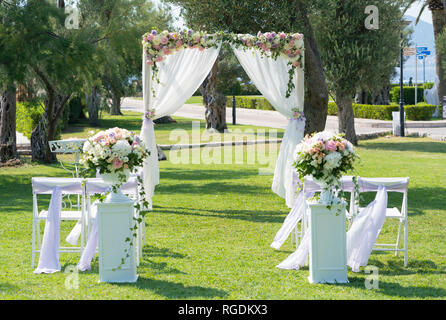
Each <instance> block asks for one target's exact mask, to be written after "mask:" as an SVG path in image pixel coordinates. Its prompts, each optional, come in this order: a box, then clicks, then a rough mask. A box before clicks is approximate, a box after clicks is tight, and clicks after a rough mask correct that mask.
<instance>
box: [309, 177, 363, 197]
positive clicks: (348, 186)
mask: <svg viewBox="0 0 446 320" xmlns="http://www.w3.org/2000/svg"><path fill="white" fill-rule="evenodd" d="M341 189H342V190H343V191H345V192H351V193H353V192H355V184H354V183H353V176H342V178H341ZM304 190H305V191H306V192H320V191H321V186H320V185H319V184H318V183H317V182H315V181H314V179H313V177H311V176H307V177H305V183H304Z"/></svg>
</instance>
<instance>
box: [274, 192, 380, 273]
mask: <svg viewBox="0 0 446 320" xmlns="http://www.w3.org/2000/svg"><path fill="white" fill-rule="evenodd" d="M386 208H387V191H386V187H385V186H380V187H379V190H378V192H377V195H376V198H375V200H374V201H372V202H371V203H370V204H369V205H368V206H367V207H366V208H365V209H363V211H362V212H361V213H360V214H359V215H358V216H357V217H356V219H355V221H354V222H353V224H352V226H351V228H350V230H349V231H348V232H347V265H348V266H350V267H351V268H352V271H353V272H358V271H359V267H360V266H366V265H367V262H368V259H369V256H370V253H371V252H372V249H373V245H374V244H375V242H376V239H377V238H378V235H379V232H380V231H381V228H382V225H383V224H384V220H385V218H386ZM310 234H311V231H310V229H307V232H306V233H305V236H304V238H303V239H302V242H301V244H300V245H299V247H298V248H297V250H296V251H295V252H294V253H292V254H291V255H290V256H288V258H286V259H285V260H284V261H282V262H281V263H280V264H279V265H278V266H277V268H280V269H296V270H299V268H301V267H303V266H305V265H306V264H307V261H308V253H309V248H310V241H311V237H310Z"/></svg>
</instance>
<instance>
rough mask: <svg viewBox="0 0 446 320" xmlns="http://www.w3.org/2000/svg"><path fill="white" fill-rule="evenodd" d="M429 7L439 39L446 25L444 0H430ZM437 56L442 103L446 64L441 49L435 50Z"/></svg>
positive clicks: (441, 99)
mask: <svg viewBox="0 0 446 320" xmlns="http://www.w3.org/2000/svg"><path fill="white" fill-rule="evenodd" d="M429 9H430V10H431V12H432V25H433V27H434V36H435V41H437V39H438V37H439V36H440V33H441V32H442V31H443V29H444V28H445V27H446V10H445V7H444V5H443V2H442V0H432V1H429ZM435 57H436V60H437V61H436V67H435V68H436V73H437V77H438V79H439V80H440V83H439V86H438V98H439V101H440V104H441V101H443V97H444V96H446V77H445V72H446V66H444V65H443V64H444V63H443V61H442V55H441V53H440V50H438V49H437V50H435Z"/></svg>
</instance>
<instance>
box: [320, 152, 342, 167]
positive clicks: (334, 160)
mask: <svg viewBox="0 0 446 320" xmlns="http://www.w3.org/2000/svg"><path fill="white" fill-rule="evenodd" d="M341 160H342V155H341V154H340V153H339V152H330V153H329V154H328V155H327V156H326V157H325V164H324V168H325V169H326V170H333V169H335V168H337V167H339V166H340V165H341Z"/></svg>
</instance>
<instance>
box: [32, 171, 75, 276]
mask: <svg viewBox="0 0 446 320" xmlns="http://www.w3.org/2000/svg"><path fill="white" fill-rule="evenodd" d="M32 185H33V193H34V194H52V196H51V200H50V206H49V208H48V215H47V218H46V220H45V229H44V235H43V241H42V247H41V250H40V257H39V265H38V266H37V269H35V270H34V273H36V274H38V273H55V272H58V271H60V263H59V248H60V215H61V211H62V193H69V194H82V190H83V189H82V181H81V179H63V178H62V179H60V178H33V179H32ZM37 214H38V212H37Z"/></svg>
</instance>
